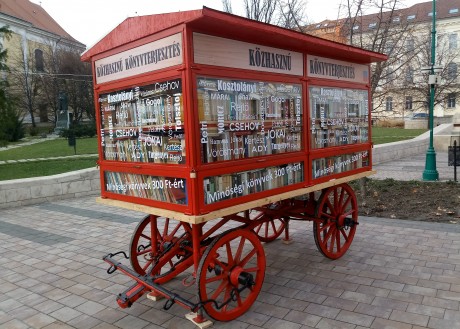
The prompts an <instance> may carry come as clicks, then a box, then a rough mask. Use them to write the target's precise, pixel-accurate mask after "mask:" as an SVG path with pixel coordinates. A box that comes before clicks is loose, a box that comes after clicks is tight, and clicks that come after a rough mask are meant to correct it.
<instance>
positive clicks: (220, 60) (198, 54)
mask: <svg viewBox="0 0 460 329" xmlns="http://www.w3.org/2000/svg"><path fill="white" fill-rule="evenodd" d="M193 51H194V61H195V63H198V64H209V65H216V66H225V67H233V68H238V69H246V70H255V71H263V72H272V73H282V74H291V75H297V76H302V75H303V55H302V54H301V53H297V52H294V51H289V50H285V49H279V48H272V47H265V46H261V45H257V44H253V43H247V42H242V41H236V40H231V39H225V38H219V37H214V36H210V35H206V34H200V33H193Z"/></svg>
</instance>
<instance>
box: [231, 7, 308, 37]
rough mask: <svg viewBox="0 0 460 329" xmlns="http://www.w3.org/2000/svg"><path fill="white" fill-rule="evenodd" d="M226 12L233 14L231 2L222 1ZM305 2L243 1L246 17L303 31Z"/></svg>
mask: <svg viewBox="0 0 460 329" xmlns="http://www.w3.org/2000/svg"><path fill="white" fill-rule="evenodd" d="M222 6H223V9H224V11H225V12H228V13H233V9H232V3H231V0H222ZM305 7H306V4H305V0H243V8H244V16H245V17H246V18H250V19H253V20H256V21H259V22H263V23H269V24H274V25H278V26H281V27H285V28H289V29H297V30H299V31H302V29H303V27H304V26H305V24H304V23H305V22H304V20H305Z"/></svg>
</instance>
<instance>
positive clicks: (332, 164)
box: [311, 150, 370, 179]
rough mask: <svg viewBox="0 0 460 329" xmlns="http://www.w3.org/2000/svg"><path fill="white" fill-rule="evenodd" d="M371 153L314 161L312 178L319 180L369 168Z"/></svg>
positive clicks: (336, 156) (344, 155)
mask: <svg viewBox="0 0 460 329" xmlns="http://www.w3.org/2000/svg"><path fill="white" fill-rule="evenodd" d="M369 165H370V163H369V151H367V150H366V151H361V152H353V153H347V154H341V155H334V156H329V157H324V158H317V159H313V160H312V167H311V168H312V178H313V179H317V178H321V177H325V176H331V175H335V174H339V173H343V172H347V171H351V170H355V169H361V168H364V167H369Z"/></svg>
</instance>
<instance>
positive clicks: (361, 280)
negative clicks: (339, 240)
mask: <svg viewBox="0 0 460 329" xmlns="http://www.w3.org/2000/svg"><path fill="white" fill-rule="evenodd" d="M143 216H144V214H141V213H136V212H133V211H126V210H120V209H119V208H111V207H108V206H102V205H100V204H97V203H96V202H95V198H94V197H86V198H79V199H74V200H65V201H56V202H51V203H43V204H40V205H34V206H27V207H22V208H18V209H6V210H1V211H0V241H1V243H0V255H1V256H0V296H1V298H0V329H3V328H5V329H14V328H40V329H41V328H44V329H56V328H77V329H85V328H93V329H112V328H123V329H124V328H126V329H128V328H129V329H136V328H139V329H141V328H142V329H153V328H171V329H172V328H181V329H182V328H185V329H187V328H195V326H194V325H193V324H192V323H191V322H189V321H188V320H186V319H185V318H184V315H185V314H186V313H187V311H186V310H185V309H183V308H181V307H179V306H177V305H174V306H173V307H172V308H170V309H169V310H167V311H165V310H163V309H162V308H163V305H164V302H153V301H150V300H148V299H146V298H145V297H142V298H141V299H140V300H139V301H138V302H136V303H134V305H133V306H132V307H131V308H129V309H120V308H119V307H118V305H117V304H116V301H115V297H116V295H117V294H118V293H120V292H122V291H123V290H124V289H125V288H126V287H128V286H129V285H130V284H131V282H130V279H129V278H128V277H126V276H124V275H122V274H119V273H117V272H115V273H114V274H112V275H109V274H107V272H106V270H107V268H108V266H107V264H106V263H104V262H103V261H102V257H103V256H104V255H106V254H107V253H109V252H116V251H119V250H125V251H127V250H128V247H129V241H130V237H131V234H132V232H133V231H134V228H135V226H136V224H137V222H138V221H139V220H140V219H141V218H142V217H143ZM290 233H291V236H292V238H293V239H294V243H292V244H290V245H285V244H283V243H282V241H281V240H276V241H274V242H272V243H268V244H265V245H264V250H265V253H266V256H267V273H266V277H265V281H264V285H263V288H262V292H261V294H260V295H259V297H258V299H257V301H256V302H255V303H254V305H253V306H252V308H251V309H250V310H249V312H247V313H246V314H244V315H243V316H241V317H240V318H238V319H237V320H234V321H232V322H229V323H214V326H213V327H214V328H242V329H256V328H266V329H278V328H283V329H308V328H317V329H329V328H331V329H332V328H339V329H348V328H350V329H363V328H373V329H383V328H385V329H389V328H397V329H406V328H407V329H420V328H433V329H444V328H445V329H452V328H460V226H456V225H448V224H434V223H424V222H416V221H401V220H390V219H380V218H369V217H361V218H360V225H359V227H358V230H357V234H356V236H355V239H354V241H353V244H352V246H351V248H350V250H349V251H348V253H347V254H346V255H345V256H344V257H342V258H341V259H339V260H336V261H331V260H328V259H326V258H324V257H323V256H322V255H321V254H320V253H319V252H318V251H317V249H316V246H315V242H314V238H313V236H312V224H311V223H310V222H299V221H293V222H291V225H290ZM183 278H184V277H183V276H181V277H179V278H178V279H177V280H174V281H173V282H172V283H171V284H172V286H173V287H174V288H178V289H181V290H182V289H183V291H184V294H185V295H187V294H190V295H191V294H192V293H193V292H194V291H195V290H194V287H191V288H182V287H181V286H182V283H181V280H182V279H183Z"/></svg>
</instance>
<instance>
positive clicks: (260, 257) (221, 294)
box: [197, 229, 266, 321]
mask: <svg viewBox="0 0 460 329" xmlns="http://www.w3.org/2000/svg"><path fill="white" fill-rule="evenodd" d="M265 266H266V261H265V253H264V249H263V247H262V243H261V242H260V241H259V239H258V238H257V236H256V235H255V234H254V233H253V232H252V231H250V230H247V229H246V230H245V229H236V230H233V231H230V232H228V233H225V234H224V235H222V236H220V237H218V238H216V239H215V240H214V241H213V242H212V243H211V245H209V247H208V248H207V249H206V252H205V253H204V254H203V256H202V258H201V261H200V265H199V267H198V275H197V285H198V295H199V298H200V301H201V302H202V303H203V308H204V310H205V311H206V313H207V314H208V315H209V316H210V317H211V318H213V319H215V320H217V321H231V320H233V319H236V318H237V317H239V316H240V315H242V314H243V313H245V312H246V311H247V310H248V309H249V308H250V307H251V305H252V304H253V303H254V301H255V300H256V298H257V296H258V295H259V292H260V289H261V288H262V284H263V281H264V277H265Z"/></svg>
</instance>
